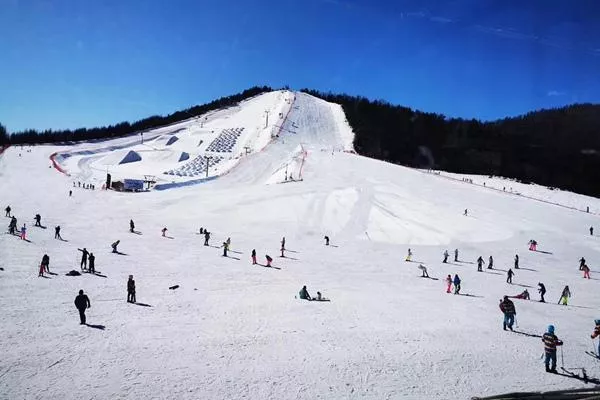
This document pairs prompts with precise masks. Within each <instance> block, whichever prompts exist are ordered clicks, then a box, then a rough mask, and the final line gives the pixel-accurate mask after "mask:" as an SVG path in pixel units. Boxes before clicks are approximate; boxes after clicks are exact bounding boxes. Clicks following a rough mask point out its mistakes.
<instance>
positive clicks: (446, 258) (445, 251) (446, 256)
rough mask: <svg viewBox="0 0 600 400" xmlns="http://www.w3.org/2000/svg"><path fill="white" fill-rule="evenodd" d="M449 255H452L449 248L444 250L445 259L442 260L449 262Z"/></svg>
mask: <svg viewBox="0 0 600 400" xmlns="http://www.w3.org/2000/svg"><path fill="white" fill-rule="evenodd" d="M449 256H450V254H448V250H444V261H442V262H443V263H447V262H448V257H449Z"/></svg>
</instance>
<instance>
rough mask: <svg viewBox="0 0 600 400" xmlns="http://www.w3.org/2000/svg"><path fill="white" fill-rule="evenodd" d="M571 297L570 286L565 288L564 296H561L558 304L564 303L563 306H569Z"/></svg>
mask: <svg viewBox="0 0 600 400" xmlns="http://www.w3.org/2000/svg"><path fill="white" fill-rule="evenodd" d="M569 297H571V291H570V290H569V286H565V288H564V289H563V291H562V294H561V295H560V299H559V300H558V304H560V303H561V302H562V305H563V306H566V305H568V304H567V303H568V301H569Z"/></svg>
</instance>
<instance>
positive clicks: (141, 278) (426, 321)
mask: <svg viewBox="0 0 600 400" xmlns="http://www.w3.org/2000/svg"><path fill="white" fill-rule="evenodd" d="M288 100H291V101H290V102H288ZM265 108H267V109H269V110H271V112H270V114H269V115H270V117H269V119H270V121H269V125H268V126H267V128H264V127H265V115H264V114H265V113H264V111H265ZM278 110H279V111H278ZM288 111H289V114H288ZM279 112H281V113H282V117H284V118H281V119H278V118H279V117H278V115H279ZM340 112H341V108H339V107H338V106H336V105H332V104H328V103H326V102H323V101H322V100H318V99H315V98H314V97H311V96H308V95H305V94H301V93H292V92H287V91H282V92H274V93H269V94H266V95H262V96H257V97H255V98H253V99H250V100H249V101H247V102H244V103H241V104H240V106H239V107H232V108H230V109H226V110H221V111H218V112H214V113H210V114H209V115H207V119H206V122H205V123H203V124H204V125H203V127H202V128H199V127H198V128H197V129H196V126H197V125H198V121H197V120H192V121H186V122H183V123H180V124H177V125H175V126H170V127H164V128H160V129H158V130H155V131H151V132H146V133H145V134H144V141H145V143H144V145H143V146H145V149H146V150H148V152H146V153H144V152H143V151H142V150H144V148H142V147H140V146H142V145H141V144H140V143H139V142H140V140H139V138H138V137H128V138H119V139H114V140H110V141H100V142H94V143H80V144H76V145H73V146H35V147H32V148H31V152H26V151H25V149H23V150H21V149H19V148H14V147H11V148H9V149H7V150H6V151H5V152H4V154H2V155H1V156H0V193H1V195H0V198H1V205H2V208H4V207H5V206H6V205H8V204H10V205H11V207H12V209H13V214H15V215H16V216H17V218H18V219H19V226H20V225H21V224H22V223H23V222H26V223H27V225H28V227H29V230H28V236H29V240H30V241H31V242H24V241H21V240H19V239H18V238H17V237H11V236H9V235H3V236H2V237H1V238H0V267H2V268H3V269H4V270H2V271H0V310H2V321H3V323H2V324H0V337H2V341H0V354H2V362H1V363H0V397H2V398H8V399H16V398H27V399H29V398H40V399H44V398H48V399H51V398H61V399H80V398H99V399H100V398H132V399H135V398H149V399H152V398H156V399H159V398H160V399H162V398H177V399H198V398H207V399H213V398H218V399H241V398H249V397H253V398H260V399H316V398H334V399H337V398H348V399H354V398H366V399H383V398H389V399H392V398H393V399H396V398H411V399H412V398H428V399H446V398H469V397H470V396H475V395H478V396H481V395H492V394H495V393H503V392H512V391H516V390H554V389H556V390H558V389H564V388H571V387H583V386H585V384H584V383H582V382H580V381H577V380H574V379H569V378H566V377H562V376H556V375H551V374H546V373H545V372H544V366H543V364H542V362H541V360H540V355H541V354H542V351H543V347H542V343H541V341H540V339H539V338H536V337H530V336H526V335H520V334H516V333H510V332H505V331H503V330H502V315H501V314H500V311H499V310H498V300H499V299H500V298H501V297H502V296H503V295H505V294H507V295H516V294H518V293H520V292H521V291H522V290H523V288H524V285H527V286H531V287H532V288H530V289H529V291H530V294H531V295H532V298H533V299H534V300H537V299H538V296H537V293H536V289H535V286H536V285H537V283H538V282H543V283H545V285H546V288H547V289H548V293H547V296H546V297H547V300H548V303H545V304H543V303H539V302H537V301H522V300H515V305H516V309H517V313H518V314H517V319H518V329H517V330H518V331H520V332H524V333H527V334H531V335H541V334H542V333H543V332H544V329H545V328H546V326H547V325H548V324H549V323H553V324H554V325H555V326H556V329H557V335H558V336H559V338H561V339H563V340H564V341H565V346H564V363H565V366H567V367H584V368H586V370H587V372H588V374H589V375H590V376H593V377H596V378H598V377H599V375H600V371H599V369H598V361H595V360H594V359H592V358H591V357H589V356H587V355H585V354H584V351H585V350H591V349H592V347H591V346H592V344H591V342H590V339H589V335H590V334H591V332H592V329H593V320H594V319H595V318H600V314H599V311H598V305H599V304H600V291H599V290H598V288H599V285H600V282H599V276H598V273H599V272H600V268H598V266H597V263H598V259H599V256H600V239H599V237H598V236H590V235H589V232H588V228H589V226H591V225H594V224H596V221H597V218H598V217H597V215H595V214H593V213H589V214H588V213H585V212H580V211H577V210H573V209H570V208H566V207H561V206H557V205H554V204H550V203H545V202H540V201H536V200H533V199H531V198H528V197H525V196H523V195H521V196H518V195H514V194H511V193H507V192H503V191H502V190H493V189H490V188H489V187H488V186H489V183H488V182H490V181H489V179H487V178H484V177H473V178H472V179H474V180H478V181H483V180H485V181H486V187H483V186H478V185H475V184H468V183H464V182H463V181H462V178H461V176H458V180H454V179H445V178H444V175H446V176H450V174H446V173H442V174H443V175H435V174H429V173H423V172H422V171H417V170H413V169H409V168H404V167H399V166H396V165H393V164H389V163H385V162H382V161H377V160H372V159H368V158H365V157H361V156H357V155H355V154H350V153H348V152H346V151H351V150H352V148H351V147H349V146H351V142H352V132H351V130H350V128H349V127H348V125H347V123H346V122H345V118H344V116H343V113H341V114H340ZM229 122H232V123H231V124H230V123H229ZM277 123H279V124H281V125H277ZM207 126H208V128H207ZM241 127H244V128H245V129H244V133H243V134H242V135H241V136H240V138H239V139H238V140H239V141H240V142H239V143H237V144H236V150H235V152H236V154H232V158H231V159H227V160H224V161H223V166H219V167H218V168H219V170H218V171H215V172H211V178H212V179H211V180H208V181H203V183H202V184H194V185H191V186H186V187H177V186H174V188H172V189H169V190H163V191H156V190H153V191H150V192H147V193H118V192H113V191H101V190H98V189H97V190H94V191H92V190H84V189H81V188H78V187H76V188H73V181H82V182H86V183H90V182H91V183H95V184H96V188H99V187H100V186H101V183H102V180H103V179H104V174H105V172H106V166H105V165H104V164H102V162H106V161H107V160H108V158H107V157H111V156H112V154H113V153H114V154H117V153H119V152H121V153H119V154H121V155H123V154H126V153H127V152H128V151H136V152H138V153H139V154H140V155H141V156H142V160H141V161H139V162H135V163H130V164H125V165H121V166H117V165H116V164H117V163H118V161H119V160H120V159H122V156H119V157H121V158H119V157H115V159H114V160H113V161H112V163H111V164H109V169H110V170H111V172H112V171H113V170H114V174H115V175H118V174H120V173H121V171H123V172H122V173H123V175H124V176H123V177H125V178H127V177H135V175H136V174H137V175H143V174H145V173H152V172H155V173H156V174H157V175H158V174H159V173H160V172H161V171H164V170H167V169H168V168H171V165H174V166H176V165H177V162H176V161H175V162H174V161H173V159H172V157H175V160H177V159H178V157H179V156H180V154H181V152H182V151H185V152H188V153H189V154H190V160H192V159H193V158H194V157H196V156H198V155H199V154H200V152H201V151H204V150H203V149H204V148H206V147H207V146H208V145H209V144H210V142H211V141H212V140H213V139H214V137H216V135H218V133H219V132H221V131H222V129H230V128H241ZM180 128H185V130H181V131H178V132H177V133H176V134H177V136H178V137H179V140H178V141H177V142H175V143H173V144H172V145H171V146H169V147H171V148H172V149H170V150H169V152H167V151H166V150H163V148H164V145H160V144H158V143H154V141H153V140H152V139H153V138H159V137H160V136H161V135H166V134H168V133H169V132H173V131H174V130H176V129H180ZM206 129H208V131H206ZM212 130H215V133H214V134H211V133H210V132H211V131H212ZM274 130H276V131H277V132H278V135H279V136H278V137H274V138H272V133H273V132H274ZM193 132H198V133H193ZM207 132H208V133H207ZM211 135H213V136H211ZM201 137H205V138H206V139H205V140H204V142H203V144H202V146H200V150H199V149H198V146H197V144H198V142H199V140H200V138H201ZM211 138H212V139H211ZM150 146H154V147H156V148H157V149H160V150H156V151H155V150H153V149H152V148H151V147H150ZM161 146H162V147H161ZM239 146H242V147H239ZM243 146H249V147H250V150H251V151H250V153H249V154H248V155H246V154H245V151H244V155H240V154H239V153H237V152H242V151H243ZM299 149H304V152H305V153H302V151H301V150H299ZM151 150H152V151H151ZM54 152H59V154H60V153H61V152H63V153H66V154H70V156H68V157H66V158H64V156H63V157H60V158H59V160H58V161H59V162H60V163H61V165H63V166H64V167H65V168H66V169H67V170H68V172H69V173H70V174H71V176H66V175H64V174H61V173H60V172H58V171H57V170H55V169H54V168H52V167H51V163H50V160H49V156H50V155H51V154H52V153H54ZM81 152H85V153H81ZM19 153H21V156H19ZM299 154H304V156H303V158H304V164H303V170H302V178H303V181H301V182H286V181H285V176H284V180H283V181H282V180H281V172H282V168H285V166H286V165H287V166H288V172H289V170H290V169H293V170H294V171H297V169H294V168H297V167H296V164H297V162H296V160H298V155H299ZM163 156H164V158H163ZM153 157H154V158H153ZM103 160H104V161H103ZM188 161H189V160H188ZM283 171H285V170H284V169H283ZM125 175H126V176H125ZM294 176H295V174H294ZM172 179H174V180H175V181H176V183H185V182H191V181H193V180H194V179H195V178H171V177H169V178H168V180H164V181H163V183H167V184H170V183H171V180H172ZM282 182H284V183H282ZM512 186H513V189H515V188H517V187H518V189H515V190H518V191H519V192H521V193H527V195H528V196H531V197H536V198H540V199H552V200H553V201H556V202H559V203H561V204H564V205H568V206H572V205H573V206H574V205H577V206H578V208H579V209H581V207H582V206H584V205H586V206H587V205H589V207H590V209H591V210H592V209H593V210H597V209H598V206H599V200H598V199H592V198H588V197H585V196H580V195H577V194H574V193H568V192H560V197H558V196H557V192H556V191H551V190H548V189H546V188H543V187H540V186H534V185H523V186H521V185H519V186H517V184H515V183H513V185H512ZM69 190H73V196H72V197H69V196H68V191H69ZM465 208H467V209H468V210H469V213H468V216H464V215H462V214H463V210H464V209H465ZM36 213H40V214H41V215H42V224H43V225H45V226H47V229H40V228H35V227H33V226H32V225H33V221H32V219H33V216H34V215H35V214H36ZM130 218H131V219H133V220H134V221H135V224H136V230H139V231H141V234H140V235H136V234H131V233H129V232H128V229H129V225H128V223H129V219H130ZM5 223H6V224H8V219H6V220H5ZM59 224H60V225H61V227H62V231H61V233H62V236H63V238H65V240H67V241H64V242H63V241H58V240H54V239H53V227H54V226H56V225H59ZM163 227H167V228H168V235H169V236H171V237H173V239H168V238H163V237H161V233H160V230H161V229H162V228H163ZM200 227H205V228H208V229H209V230H210V231H211V232H213V238H212V239H211V244H212V245H213V246H219V245H220V244H221V243H222V242H223V241H225V240H226V239H227V238H228V237H230V238H231V241H232V242H231V249H232V250H233V252H231V253H230V257H228V258H225V257H222V256H221V254H222V249H219V248H215V247H205V246H203V245H202V243H203V237H202V236H200V235H198V234H197V232H198V229H199V228H200ZM324 235H328V236H329V237H330V238H331V244H332V246H329V247H326V246H324V240H323V236H324ZM283 236H285V237H286V242H287V245H286V247H287V248H288V252H287V253H286V256H287V257H285V258H281V257H279V242H280V240H281V238H282V237H283ZM117 239H119V240H121V244H120V245H119V250H120V251H122V252H123V253H126V255H116V254H111V253H110V243H112V242H114V241H115V240H117ZM530 239H536V240H537V241H538V243H539V247H538V248H539V250H541V251H540V252H530V251H528V250H527V242H528V241H529V240H530ZM84 246H85V247H86V248H87V249H88V250H90V251H92V252H93V253H94V254H95V255H96V270H97V271H100V272H101V274H102V275H104V276H105V277H102V276H91V275H89V274H83V275H82V276H80V277H68V276H65V273H67V272H68V271H70V270H72V269H75V270H78V269H79V267H78V266H79V262H78V261H79V258H80V253H79V252H78V251H77V248H83V247H84ZM409 247H410V248H411V249H412V251H413V253H414V255H413V260H414V261H415V262H412V263H407V262H404V257H405V256H406V252H407V250H408V248H409ZM454 248H458V249H459V251H460V257H459V258H460V260H461V261H463V262H461V263H458V264H455V263H450V264H442V263H441V260H442V253H443V251H444V250H446V249H448V250H449V251H450V252H452V251H453V250H454ZM252 249H256V251H257V253H258V258H259V262H260V263H261V264H264V259H265V254H269V255H271V256H272V257H273V259H274V262H273V265H274V266H275V267H278V268H281V269H274V268H264V267H260V266H252V265H251V263H250V260H249V258H250V251H251V250H252ZM542 251H544V252H548V253H544V252H542ZM45 253H46V254H48V255H49V256H50V270H51V271H52V272H54V273H57V274H58V275H51V276H49V277H48V279H42V278H38V277H37V270H38V265H39V261H40V260H41V257H42V255H43V254H45ZM515 253H518V254H519V255H520V257H521V266H522V267H523V268H522V269H520V270H516V271H515V272H516V276H515V277H514V279H513V281H514V283H515V284H513V285H509V284H507V283H505V272H504V271H502V270H507V269H508V267H510V266H512V260H513V257H514V255H515ZM480 255H481V256H483V258H484V259H485V260H486V261H487V258H488V256H489V255H493V256H494V259H495V264H496V267H497V268H499V269H498V270H494V271H489V270H487V269H486V270H485V272H483V273H481V272H477V270H476V265H475V264H474V262H475V260H476V259H477V257H479V256H480ZM581 256H584V257H585V258H586V259H587V260H588V265H589V266H590V268H591V270H592V278H594V279H592V280H584V279H583V278H582V277H581V273H580V271H579V270H578V262H577V260H578V259H579V258H580V257H581ZM238 258H239V260H238ZM419 262H422V263H423V264H424V265H426V266H427V268H428V270H429V275H430V276H432V277H435V278H439V280H432V279H424V278H420V277H419V275H420V271H419V270H418V269H417V266H418V263H419ZM455 273H458V274H459V275H460V277H461V279H462V281H463V284H462V292H464V293H465V294H469V295H471V296H455V295H452V294H446V293H445V286H444V283H443V279H444V277H445V276H446V275H447V274H455ZM130 274H132V275H134V278H135V280H136V286H137V300H138V301H139V302H140V303H145V304H148V305H150V306H151V307H144V306H139V305H133V304H128V303H126V301H125V300H126V290H125V288H126V282H127V277H128V275H130ZM173 285H179V286H180V287H179V288H178V289H176V290H169V289H168V288H169V287H170V286H173ZM303 285H307V287H308V290H309V292H310V294H311V295H313V296H314V295H316V291H320V292H322V293H323V295H324V296H325V297H327V298H330V299H331V300H332V301H331V302H327V303H318V302H306V301H301V300H298V299H295V297H294V296H296V295H297V293H298V291H299V290H300V288H301V287H302V286H303ZM564 285H569V287H570V288H571V290H572V293H573V298H572V299H571V301H570V304H571V305H569V306H559V305H557V304H556V302H557V301H558V297H559V296H560V292H561V290H562V288H563V287H564ZM79 289H83V290H84V291H85V292H86V293H87V294H88V296H89V297H90V300H91V304H92V308H91V309H90V310H88V312H87V316H88V323H89V324H90V325H97V326H100V325H101V326H104V329H95V328H93V327H86V326H79V323H78V316H77V311H76V309H75V307H74V305H73V300H74V298H75V296H76V294H77V291H78V290H79ZM560 365H561V362H560V359H559V366H560Z"/></svg>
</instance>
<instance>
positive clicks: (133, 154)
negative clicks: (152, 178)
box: [119, 150, 142, 164]
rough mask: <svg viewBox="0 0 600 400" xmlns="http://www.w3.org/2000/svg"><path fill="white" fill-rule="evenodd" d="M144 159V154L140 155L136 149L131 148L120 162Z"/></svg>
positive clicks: (126, 162) (125, 162)
mask: <svg viewBox="0 0 600 400" xmlns="http://www.w3.org/2000/svg"><path fill="white" fill-rule="evenodd" d="M137 161H142V156H140V155H139V154H138V153H137V152H136V151H133V150H130V151H129V152H128V153H127V154H126V155H125V157H123V159H122V160H121V161H119V164H128V163H132V162H137Z"/></svg>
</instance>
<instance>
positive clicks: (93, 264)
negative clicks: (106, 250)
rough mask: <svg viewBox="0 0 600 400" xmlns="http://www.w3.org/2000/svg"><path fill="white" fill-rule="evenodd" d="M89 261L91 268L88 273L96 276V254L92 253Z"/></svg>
mask: <svg viewBox="0 0 600 400" xmlns="http://www.w3.org/2000/svg"><path fill="white" fill-rule="evenodd" d="M88 261H89V266H90V269H89V270H88V272H89V273H90V274H95V273H96V256H95V255H94V253H90V255H89V256H88Z"/></svg>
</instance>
